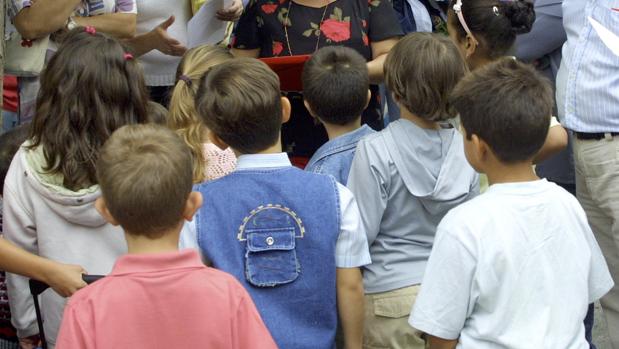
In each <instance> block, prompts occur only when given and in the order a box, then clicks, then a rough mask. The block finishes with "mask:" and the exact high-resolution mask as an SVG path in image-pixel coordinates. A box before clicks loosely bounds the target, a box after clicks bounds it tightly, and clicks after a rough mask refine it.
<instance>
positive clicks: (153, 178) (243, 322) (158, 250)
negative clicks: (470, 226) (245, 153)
mask: <svg viewBox="0 0 619 349" xmlns="http://www.w3.org/2000/svg"><path fill="white" fill-rule="evenodd" d="M97 178H98V179H99V183H100V185H101V192H102V196H101V197H100V198H99V199H97V202H96V204H95V205H96V207H97V210H98V211H99V213H101V215H102V216H103V217H105V219H106V220H107V221H108V222H109V223H110V224H113V225H120V226H121V227H122V228H123V230H124V232H125V240H126V241H127V246H129V254H128V255H125V256H122V257H120V258H119V259H118V260H117V261H116V263H115V265H114V268H113V269H112V273H111V274H110V275H108V276H107V277H106V278H104V279H103V280H101V281H98V282H96V283H95V284H93V285H92V286H90V287H87V288H85V289H83V290H81V291H79V292H77V293H76V294H75V295H74V296H73V297H71V300H70V301H69V302H68V304H67V307H66V308H65V313H64V318H63V321H62V327H61V329H60V334H59V336H58V343H57V346H56V348H57V349H65V348H76V349H77V348H79V349H87V348H132V347H141V348H191V347H196V348H250V347H251V348H276V346H275V343H274V342H273V339H272V338H271V335H270V334H269V332H268V331H267V329H266V327H265V326H264V323H263V322H262V320H261V319H260V315H258V312H257V311H256V307H255V306H254V303H253V302H252V300H251V298H250V297H249V295H248V294H247V292H246V291H245V289H244V288H243V287H242V286H241V285H240V284H239V283H238V282H237V281H236V280H235V279H234V278H233V277H232V276H230V275H228V274H226V273H223V272H221V271H218V270H215V269H212V268H207V267H205V266H204V265H203V264H202V261H201V260H200V257H199V256H198V254H197V252H196V251H193V250H185V251H182V252H179V251H178V237H179V233H180V231H181V228H182V227H183V222H184V219H191V218H192V216H193V214H194V213H195V212H196V210H197V209H198V208H199V207H200V205H201V203H202V196H201V195H200V193H197V192H191V187H192V184H193V180H192V178H193V176H192V156H191V152H190V150H189V148H188V147H187V146H186V145H185V144H184V143H183V141H182V140H181V139H180V138H179V137H178V136H177V135H175V134H174V132H172V131H170V130H168V129H166V128H164V127H161V126H156V125H140V126H138V125H134V126H125V127H123V128H121V129H119V130H118V131H116V132H114V134H113V135H112V137H110V139H109V140H108V141H107V142H106V143H105V145H104V146H103V148H102V149H101V156H100V158H99V162H98V163H97ZM129 328H130V329H131V330H130V331H127V329H129ZM120 333H122V335H119V334H120Z"/></svg>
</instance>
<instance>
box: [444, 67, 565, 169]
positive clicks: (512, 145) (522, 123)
mask: <svg viewBox="0 0 619 349" xmlns="http://www.w3.org/2000/svg"><path fill="white" fill-rule="evenodd" d="M451 103H452V104H453V106H454V107H455V108H456V110H457V111H458V112H459V113H460V119H461V121H462V127H463V128H464V130H465V131H466V136H467V138H468V139H470V137H471V135H473V134H474V135H477V136H478V137H479V138H481V139H482V140H483V141H484V142H486V143H487V144H488V146H489V147H490V148H491V149H492V151H493V152H494V154H495V155H496V157H497V158H498V159H499V160H500V161H502V162H504V163H517V162H524V161H529V160H531V159H532V158H533V157H534V156H535V155H536V154H537V153H538V152H539V150H540V149H541V147H542V145H543V144H544V142H545V140H546V136H547V134H548V128H549V125H550V116H551V114H552V107H553V104H554V99H553V92H552V88H551V86H550V82H549V81H548V80H547V79H545V78H544V77H542V76H541V75H539V73H538V72H537V71H536V70H535V68H533V67H532V66H529V65H527V64H524V63H520V62H518V61H516V60H514V59H511V58H503V59H500V60H498V61H497V62H494V63H491V64H488V65H486V66H484V67H482V68H479V69H477V70H475V71H474V72H473V73H471V74H469V75H467V76H466V77H465V78H464V79H462V81H461V82H460V83H459V84H458V86H456V88H455V89H454V92H453V94H452V97H451Z"/></svg>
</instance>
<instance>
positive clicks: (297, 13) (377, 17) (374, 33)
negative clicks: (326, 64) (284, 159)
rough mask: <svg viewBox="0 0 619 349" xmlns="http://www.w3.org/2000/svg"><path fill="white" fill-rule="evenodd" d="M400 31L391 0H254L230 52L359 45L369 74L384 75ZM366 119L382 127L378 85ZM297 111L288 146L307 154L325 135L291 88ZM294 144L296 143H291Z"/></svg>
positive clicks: (286, 52) (265, 53) (269, 53)
mask: <svg viewBox="0 0 619 349" xmlns="http://www.w3.org/2000/svg"><path fill="white" fill-rule="evenodd" d="M401 35H402V29H401V28H400V25H399V23H398V19H397V17H396V14H395V12H394V10H393V7H392V6H391V3H390V2H389V1H387V0H370V1H369V2H368V1H366V0H254V1H252V2H251V3H250V4H249V5H248V7H247V9H246V12H245V13H244V14H243V16H242V17H241V19H240V20H239V24H238V27H237V29H236V38H235V42H234V45H233V50H232V53H233V54H234V55H237V56H249V57H273V56H292V55H303V54H312V53H314V52H315V51H316V50H318V48H320V47H323V46H329V45H339V46H347V47H350V48H353V49H355V50H357V52H359V53H360V54H361V55H362V56H364V57H365V58H366V60H367V61H368V69H369V72H370V80H371V81H372V82H373V83H379V82H381V81H382V79H383V63H384V61H385V58H386V56H387V53H388V52H389V50H390V49H391V47H392V46H393V45H395V43H396V42H397V39H398V37H399V36H401ZM372 95H373V97H372V100H371V102H370V105H369V106H368V108H367V109H366V111H365V112H364V115H363V119H362V120H363V122H364V123H367V124H369V125H370V126H372V127H374V128H376V129H380V128H382V119H381V118H382V116H381V113H380V102H379V101H378V98H377V97H378V94H377V87H376V86H373V87H372ZM289 98H290V99H291V102H292V106H293V112H292V118H291V121H290V122H289V123H288V124H287V125H285V127H284V129H283V136H284V144H285V145H287V146H288V149H286V150H293V153H294V154H295V155H297V156H302V157H309V156H311V155H312V154H313V152H314V151H315V150H316V149H317V148H318V147H319V146H320V145H322V143H324V142H325V141H326V139H327V137H326V133H325V131H324V128H323V127H322V126H317V125H315V124H314V122H313V120H312V118H311V116H309V114H308V112H307V110H306V109H305V107H304V106H303V101H302V97H301V95H299V94H290V95H289ZM292 146H294V149H290V148H291V147H292Z"/></svg>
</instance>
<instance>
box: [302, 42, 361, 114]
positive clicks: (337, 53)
mask: <svg viewBox="0 0 619 349" xmlns="http://www.w3.org/2000/svg"><path fill="white" fill-rule="evenodd" d="M369 85H370V78H369V75H368V68H367V64H366V61H365V59H364V58H363V57H362V56H361V55H360V54H359V53H357V51H355V50H353V49H351V48H348V47H342V46H327V47H323V48H321V49H320V50H318V51H317V52H316V53H315V54H314V55H313V56H312V58H310V60H309V61H308V62H307V63H305V67H304V68H303V97H304V98H305V100H306V101H307V103H309V105H310V108H311V109H312V112H313V113H314V114H315V115H316V116H317V117H318V118H320V119H321V120H322V121H324V122H326V123H329V124H336V125H346V124H349V123H350V122H352V121H355V120H356V119H358V118H359V117H360V116H361V113H362V112H363V109H365V106H366V105H367V99H368V88H369Z"/></svg>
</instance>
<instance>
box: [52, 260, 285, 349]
mask: <svg viewBox="0 0 619 349" xmlns="http://www.w3.org/2000/svg"><path fill="white" fill-rule="evenodd" d="M56 348H57V349H66V348H80V349H84V348H98V349H104V348H166V349H169V348H277V346H276V345H275V342H274V341H273V339H272V338H271V334H270V333H269V331H268V330H267V328H266V327H265V325H264V323H263V322H262V319H261V318H260V315H259V314H258V311H257V310H256V307H255V306H254V303H253V301H252V300H251V298H250V296H249V294H247V291H245V289H244V288H243V286H241V284H240V283H239V282H238V281H237V280H236V279H235V278H234V277H233V276H231V275H228V274H227V273H224V272H221V271H218V270H215V269H213V268H208V267H205V266H204V265H203V264H202V262H201V260H200V257H199V256H198V254H197V253H196V252H195V251H194V250H183V251H181V252H174V253H163V254H145V255H125V256H123V257H120V258H119V259H118V261H116V264H115V265H114V269H113V270H112V273H111V274H110V275H109V276H107V277H105V278H104V279H102V280H99V281H97V282H96V283H94V284H92V285H90V286H88V287H86V288H84V289H82V290H80V291H78V292H77V293H75V295H73V297H71V299H70V300H69V302H68V303H67V306H66V308H65V312H64V318H63V321H62V326H61V328H60V333H59V335H58V340H57V342H56Z"/></svg>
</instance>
